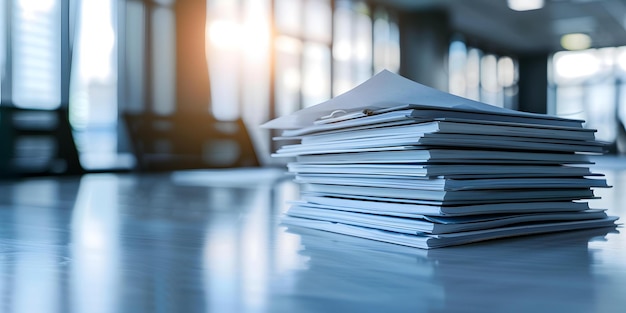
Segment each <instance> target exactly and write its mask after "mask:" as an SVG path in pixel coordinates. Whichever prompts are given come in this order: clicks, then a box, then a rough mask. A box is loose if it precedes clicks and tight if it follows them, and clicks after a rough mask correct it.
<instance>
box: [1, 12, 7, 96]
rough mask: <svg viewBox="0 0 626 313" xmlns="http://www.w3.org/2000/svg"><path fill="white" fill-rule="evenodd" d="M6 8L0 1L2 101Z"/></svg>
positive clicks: (4, 67)
mask: <svg viewBox="0 0 626 313" xmlns="http://www.w3.org/2000/svg"><path fill="white" fill-rule="evenodd" d="M5 7H6V0H0V100H2V89H3V84H4V82H3V78H4V73H5V71H6V59H5V57H6V56H5V50H6V48H7V46H6V36H5V32H6V28H5V26H6V22H7V21H8V20H7V17H6V16H5V15H4V10H5ZM2 102H3V101H0V105H2Z"/></svg>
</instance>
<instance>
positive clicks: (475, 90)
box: [465, 49, 482, 100]
mask: <svg viewBox="0 0 626 313" xmlns="http://www.w3.org/2000/svg"><path fill="white" fill-rule="evenodd" d="M481 56H482V52H481V51H480V50H478V49H470V50H469V51H468V52H467V64H466V66H467V69H466V72H465V75H466V76H465V84H466V85H465V86H466V90H465V96H466V97H467V98H469V99H472V100H480V59H481Z"/></svg>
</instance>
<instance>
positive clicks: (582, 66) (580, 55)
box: [554, 51, 600, 79]
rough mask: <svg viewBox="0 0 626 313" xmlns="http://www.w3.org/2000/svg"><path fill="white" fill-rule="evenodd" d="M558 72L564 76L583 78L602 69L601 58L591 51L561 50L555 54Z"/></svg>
mask: <svg viewBox="0 0 626 313" xmlns="http://www.w3.org/2000/svg"><path fill="white" fill-rule="evenodd" d="M554 64H555V69H556V74H557V75H559V76H561V77H563V78H569V79H572V78H583V77H589V76H592V75H594V74H595V73H597V72H598V71H599V70H600V60H598V58H597V57H596V56H595V55H593V54H592V53H591V52H589V51H581V52H574V53H573V52H569V53H564V52H559V53H557V54H555V55H554Z"/></svg>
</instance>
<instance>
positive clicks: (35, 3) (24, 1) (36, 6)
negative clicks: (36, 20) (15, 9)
mask: <svg viewBox="0 0 626 313" xmlns="http://www.w3.org/2000/svg"><path fill="white" fill-rule="evenodd" d="M54 3H55V0H19V5H20V7H21V8H22V9H23V10H25V11H30V12H36V11H38V12H49V11H50V10H52V8H53V7H54Z"/></svg>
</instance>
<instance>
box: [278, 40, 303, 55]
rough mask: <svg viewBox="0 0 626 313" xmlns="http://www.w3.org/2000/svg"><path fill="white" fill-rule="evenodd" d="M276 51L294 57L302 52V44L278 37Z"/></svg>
mask: <svg viewBox="0 0 626 313" xmlns="http://www.w3.org/2000/svg"><path fill="white" fill-rule="evenodd" d="M276 49H277V50H278V51H281V52H285V53H288V54H294V55H296V54H299V53H300V51H301V50H302V43H301V42H300V41H299V40H297V39H293V38H289V37H286V36H280V37H278V38H276Z"/></svg>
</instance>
